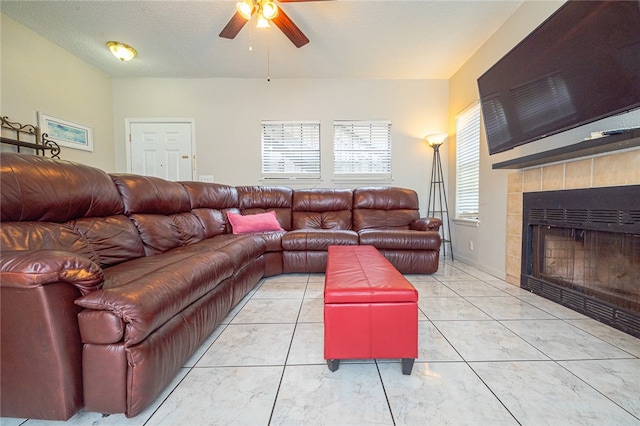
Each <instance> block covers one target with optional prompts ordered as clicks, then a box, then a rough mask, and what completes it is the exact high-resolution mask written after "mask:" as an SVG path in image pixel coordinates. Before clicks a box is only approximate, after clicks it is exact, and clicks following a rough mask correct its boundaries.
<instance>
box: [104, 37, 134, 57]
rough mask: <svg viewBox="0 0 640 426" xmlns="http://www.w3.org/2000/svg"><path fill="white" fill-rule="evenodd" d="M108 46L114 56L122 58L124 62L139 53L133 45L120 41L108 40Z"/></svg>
mask: <svg viewBox="0 0 640 426" xmlns="http://www.w3.org/2000/svg"><path fill="white" fill-rule="evenodd" d="M107 47H108V48H109V50H110V51H111V53H113V56H115V57H116V58H118V59H120V60H121V61H122V62H125V61H130V60H132V59H133V58H135V56H136V55H137V54H138V52H136V49H134V48H133V47H131V46H129V45H128V44H124V43H120V42H118V41H108V42H107Z"/></svg>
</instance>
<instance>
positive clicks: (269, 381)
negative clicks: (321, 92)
mask: <svg viewBox="0 0 640 426" xmlns="http://www.w3.org/2000/svg"><path fill="white" fill-rule="evenodd" d="M407 278H408V279H409V280H410V281H411V282H412V283H413V284H414V286H415V287H416V288H417V289H418V291H419V295H420V296H419V297H420V300H419V307H420V314H419V315H420V318H419V319H420V322H419V342H420V344H419V345H420V348H419V359H418V360H417V361H416V363H415V365H414V367H413V372H412V374H411V376H403V375H402V373H401V369H400V362H399V360H378V361H373V360H354V361H345V362H342V363H341V364H340V368H339V370H338V371H336V372H334V373H331V372H330V371H329V370H328V368H327V366H326V363H325V361H324V359H323V325H322V307H323V304H322V288H323V279H324V278H323V276H322V275H316V274H311V275H307V274H303V275H281V276H278V277H273V278H269V279H266V280H264V281H263V282H261V284H260V285H259V286H258V287H257V288H256V290H254V291H253V292H252V293H251V294H250V295H248V297H247V298H245V300H243V301H242V303H241V304H240V305H239V306H238V307H237V308H236V309H235V310H234V311H233V312H232V313H231V314H230V315H229V316H228V317H227V319H226V320H225V321H224V324H222V325H221V326H220V327H219V328H218V329H217V330H216V331H215V332H214V334H213V335H212V336H211V337H210V338H209V339H208V340H207V341H206V342H205V343H204V344H203V345H202V347H201V350H200V351H199V352H198V353H197V354H195V355H194V356H193V357H192V359H191V360H189V362H187V364H186V365H185V366H184V368H183V369H182V372H181V373H180V374H179V376H178V377H176V379H175V380H174V382H173V384H172V385H171V386H170V387H169V388H168V389H167V390H166V391H165V393H164V394H163V395H161V396H160V397H159V398H158V400H157V401H156V404H154V405H153V406H152V407H149V408H148V409H147V410H146V411H145V412H144V413H142V414H140V415H139V416H137V417H135V418H133V419H126V418H125V417H124V416H122V415H111V416H107V417H102V416H101V415H100V414H96V413H86V412H80V413H78V414H77V415H76V416H74V417H73V418H72V419H71V420H69V421H68V422H67V423H69V424H74V425H243V424H246V425H267V424H273V425H281V424H288V425H323V424H324V425H367V424H379V425H392V424H396V425H501V424H509V425H511V424H513V425H517V424H522V425H536V426H537V425H563V426H564V425H640V340H639V339H636V338H633V337H631V336H629V335H626V334H624V333H622V332H619V331H617V330H614V329H612V328H610V327H607V326H605V325H603V324H600V323H598V322H596V321H593V320H591V319H588V318H586V317H584V316H582V315H580V314H577V313H576V312H573V311H571V310H569V309H566V308H563V307H562V306H559V305H556V304H554V303H552V302H549V301H547V300H545V299H542V298H540V297H538V296H536V295H533V294H530V293H528V292H525V291H523V290H521V289H519V288H517V287H514V286H511V285H509V284H506V283H505V282H503V281H501V280H497V279H495V278H494V277H491V276H489V275H487V274H484V273H482V272H480V271H478V270H476V269H474V268H472V267H469V266H467V265H465V264H462V263H460V262H455V263H453V264H442V265H441V267H440V270H439V271H438V273H436V274H434V275H432V276H422V275H408V276H407ZM0 423H1V424H2V425H3V426H4V425H14V424H15V425H17V424H26V425H36V424H45V423H47V422H40V421H33V420H27V421H25V420H24V419H8V418H3V419H1V421H0ZM48 423H52V422H48Z"/></svg>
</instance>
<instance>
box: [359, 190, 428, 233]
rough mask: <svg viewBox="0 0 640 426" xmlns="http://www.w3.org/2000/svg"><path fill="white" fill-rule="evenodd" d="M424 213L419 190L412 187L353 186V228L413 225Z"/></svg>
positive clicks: (404, 226)
mask: <svg viewBox="0 0 640 426" xmlns="http://www.w3.org/2000/svg"><path fill="white" fill-rule="evenodd" d="M419 217H420V212H419V209H418V194H416V192H415V191H413V190H411V189H405V188H394V187H369V188H357V189H354V190H353V228H354V230H355V231H360V230H362V229H409V225H410V224H411V222H413V221H414V220H416V219H418V218H419Z"/></svg>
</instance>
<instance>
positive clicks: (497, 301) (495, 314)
mask: <svg viewBox="0 0 640 426" xmlns="http://www.w3.org/2000/svg"><path fill="white" fill-rule="evenodd" d="M466 300H467V301H468V302H471V303H472V304H473V305H474V306H476V307H477V308H479V309H481V310H482V311H483V312H484V313H486V314H487V315H489V316H491V318H493V319H497V320H510V319H555V317H554V316H552V315H550V314H548V313H546V312H545V311H543V310H541V309H538V308H536V307H535V306H533V305H531V304H529V303H527V302H525V301H523V300H520V299H517V298H515V297H466Z"/></svg>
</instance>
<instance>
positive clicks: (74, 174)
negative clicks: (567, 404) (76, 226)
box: [0, 152, 123, 223]
mask: <svg viewBox="0 0 640 426" xmlns="http://www.w3.org/2000/svg"><path fill="white" fill-rule="evenodd" d="M1 155H2V157H1V161H0V205H1V206H2V209H0V217H1V219H0V220H1V221H2V222H11V221H37V222H58V223H62V222H66V221H68V220H72V219H78V218H81V217H104V216H111V215H117V214H122V211H123V204H122V200H121V198H120V194H119V193H118V191H117V189H116V187H115V185H114V184H113V182H112V181H111V178H109V175H108V174H106V173H105V172H103V171H102V170H99V169H95V168H93V167H89V166H85V165H83V164H76V163H71V162H69V161H61V160H53V159H51V158H45V157H39V156H36V155H29V154H15V153H8V152H4V153H2V154H1Z"/></svg>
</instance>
